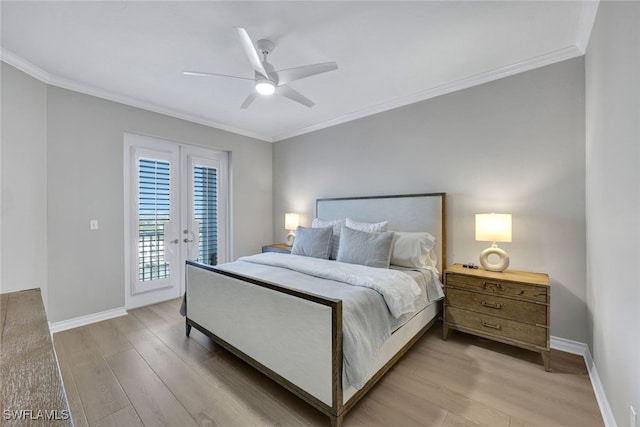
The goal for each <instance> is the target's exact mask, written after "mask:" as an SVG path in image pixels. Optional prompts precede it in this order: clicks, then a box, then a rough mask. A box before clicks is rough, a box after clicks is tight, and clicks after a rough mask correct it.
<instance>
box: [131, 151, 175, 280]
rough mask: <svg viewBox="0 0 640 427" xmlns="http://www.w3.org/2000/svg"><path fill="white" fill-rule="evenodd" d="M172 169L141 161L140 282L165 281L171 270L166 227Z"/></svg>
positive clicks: (139, 212) (164, 163)
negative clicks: (165, 254)
mask: <svg viewBox="0 0 640 427" xmlns="http://www.w3.org/2000/svg"><path fill="white" fill-rule="evenodd" d="M169 173H170V165H169V163H168V162H163V161H158V160H152V159H140V161H139V164H138V174H139V175H138V178H139V184H138V190H139V191H138V194H139V196H138V267H139V277H138V280H140V281H141V282H146V281H150V280H158V279H164V278H167V277H169V276H170V275H171V266H170V265H169V263H167V262H166V261H165V256H164V253H165V252H164V249H165V248H164V226H165V224H166V223H167V222H168V221H169V220H170V219H171V218H170V215H169V212H170V191H169V188H170V175H169Z"/></svg>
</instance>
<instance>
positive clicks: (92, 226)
mask: <svg viewBox="0 0 640 427" xmlns="http://www.w3.org/2000/svg"><path fill="white" fill-rule="evenodd" d="M89 229H90V230H97V229H98V220H97V219H92V220H90V221H89Z"/></svg>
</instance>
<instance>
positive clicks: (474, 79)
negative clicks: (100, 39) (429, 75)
mask: <svg viewBox="0 0 640 427" xmlns="http://www.w3.org/2000/svg"><path fill="white" fill-rule="evenodd" d="M594 3H595V6H593V4H594ZM588 4H589V5H590V7H588V8H585V13H584V14H583V23H584V25H583V26H582V27H583V29H584V31H582V32H581V35H580V37H581V40H580V41H579V43H586V41H588V36H589V34H590V28H591V27H592V26H593V19H595V12H596V11H597V2H588ZM587 9H588V10H587ZM589 23H590V25H589ZM587 29H588V31H587ZM585 38H586V41H585ZM585 47H586V44H585ZM0 54H1V58H0V59H2V60H3V61H5V62H7V63H8V64H9V65H12V66H14V67H16V68H18V69H20V70H22V71H24V72H25V73H27V74H29V75H31V76H32V77H34V78H36V79H38V80H40V81H43V82H44V83H47V84H49V85H52V86H57V87H60V88H63V89H68V90H72V91H75V92H80V93H83V94H86V95H91V96H96V97H98V98H103V99H107V100H110V101H114V102H118V103H121V104H125V105H129V106H132V107H136V108H141V109H144V110H147V111H152V112H155V113H159V114H163V115H166V116H170V117H175V118H178V119H181V120H186V121H189V122H193V123H198V124H201V125H204V126H209V127H213V128H216V129H220V130H224V131H227V132H231V133H234V134H238V135H243V136H247V137H250V138H254V139H258V140H262V141H266V142H278V141H282V140H285V139H289V138H293V137H296V136H300V135H304V134H306V133H310V132H314V131H318V130H321V129H325V128H328V127H331V126H336V125H339V124H343V123H346V122H350V121H353V120H357V119H360V118H364V117H367V116H371V115H374V114H378V113H382V112H385V111H389V110H393V109H395V108H399V107H404V106H406V105H409V104H413V103H416V102H420V101H425V100H427V99H431V98H435V97H437V96H440V95H445V94H448V93H452V92H456V91H459V90H462V89H467V88H470V87H473V86H477V85H480V84H483V83H489V82H492V81H495V80H499V79H502V78H505V77H509V76H512V75H514V74H518V73H522V72H525V71H530V70H533V69H535V68H539V67H544V66H546V65H550V64H553V63H556V62H561V61H565V60H568V59H572V58H576V57H578V56H582V55H584V50H583V49H582V48H581V47H580V46H579V45H578V44H576V45H571V46H568V47H566V48H564V49H560V50H557V51H554V52H549V53H546V54H543V55H539V56H536V57H533V58H529V59H526V60H524V61H521V62H518V63H514V64H510V65H507V66H504V67H499V68H496V69H493V70H489V71H486V72H482V73H478V74H474V75H472V76H468V77H465V78H462V79H459V80H455V81H452V82H449V83H445V84H442V85H440V86H436V87H433V88H429V89H426V90H424V91H420V92H417V93H415V94H412V95H409V96H405V97H402V98H398V99H393V100H391V101H389V102H384V103H381V104H378V105H374V106H371V107H368V108H364V109H361V110H357V111H354V112H351V113H348V114H345V115H343V116H340V117H336V118H334V119H331V120H327V121H324V122H319V123H316V124H314V125H310V126H305V127H302V128H298V129H294V130H292V131H290V132H286V133H283V134H280V135H274V136H269V135H264V134H258V133H255V132H249V131H247V130H244V129H239V128H235V127H232V126H228V125H224V124H222V123H218V122H215V121H212V120H208V119H205V118H202V117H197V116H194V115H190V114H187V113H184V112H180V111H177V110H173V109H170V108H166V107H162V106H159V105H156V104H152V103H149V102H145V101H142V100H139V99H135V98H131V97H127V96H124V95H121V94H116V93H113V92H109V91H106V90H104V89H100V88H97V87H93V86H90V85H85V84H81V83H78V82H74V81H71V80H68V79H62V78H59V77H56V76H54V75H52V74H50V73H48V72H46V71H44V70H42V69H40V68H38V67H36V66H34V65H33V64H31V63H29V62H27V61H25V60H23V59H21V58H20V57H18V56H17V55H14V54H13V53H11V52H8V51H7V50H5V49H2V50H0Z"/></svg>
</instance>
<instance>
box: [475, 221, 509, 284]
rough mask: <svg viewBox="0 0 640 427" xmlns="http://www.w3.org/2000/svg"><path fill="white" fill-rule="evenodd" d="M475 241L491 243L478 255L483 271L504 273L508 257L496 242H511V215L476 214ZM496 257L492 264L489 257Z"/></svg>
mask: <svg viewBox="0 0 640 427" xmlns="http://www.w3.org/2000/svg"><path fill="white" fill-rule="evenodd" d="M476 240H477V241H481V242H492V243H491V247H490V248H487V249H485V250H484V251H482V253H481V254H480V264H481V265H482V267H483V268H484V269H485V270H489V271H504V270H506V268H507V267H508V266H509V256H508V255H507V253H506V252H505V251H504V250H503V249H500V248H499V247H498V245H497V244H496V242H511V214H496V213H489V214H476ZM491 255H497V256H498V258H499V260H498V262H496V263H492V262H491V261H490V260H489V256H491Z"/></svg>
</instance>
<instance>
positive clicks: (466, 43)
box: [0, 0, 597, 141]
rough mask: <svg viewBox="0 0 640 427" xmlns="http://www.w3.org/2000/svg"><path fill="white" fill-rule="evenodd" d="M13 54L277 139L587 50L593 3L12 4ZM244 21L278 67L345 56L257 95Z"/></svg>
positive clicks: (57, 79) (83, 86) (6, 49)
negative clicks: (297, 97)
mask: <svg viewBox="0 0 640 427" xmlns="http://www.w3.org/2000/svg"><path fill="white" fill-rule="evenodd" d="M0 6H1V19H2V34H1V36H2V38H1V46H2V60H3V61H5V62H7V63H9V64H11V65H14V66H16V67H18V68H20V69H22V70H23V71H26V72H28V73H29V74H31V75H33V76H35V77H37V78H39V79H41V80H43V81H45V82H46V83H49V84H52V85H56V86H60V87H64V88H68V89H73V90H77V91H80V92H84V93H88V94H92V95H97V96H101V97H103V98H107V99H111V100H115V101H119V102H123V103H126V104H129V105H134V106H139V107H143V108H146V109H149V110H152V111H157V112H161V113H165V114H169V115H172V116H175V117H180V118H185V119H188V120H192V121H195V122H198V123H203V124H207V125H210V126H214V127H218V128H222V129H226V130H229V131H232V132H236V133H239V134H243V135H248V136H252V137H255V138H259V139H263V140H266V141H277V140H281V139H285V138H288V137H292V136H295V135H300V134H303V133H306V132H310V131H313V130H316V129H320V128H323V127H326V126H331V125H334V124H337V123H342V122H345V121H348V120H353V119H355V118H358V117H363V116H366V115H370V114H374V113H377V112H381V111H385V110H388V109H390V108H396V107H398V106H402V105H406V104H409V103H412V102H417V101H420V100H423V99H427V98H430V97H433V96H437V95H440V94H443V93H447V92H451V91H453V90H458V89H461V88H464V87H469V86H472V85H475V84H479V83H483V82H486V81H491V80H495V79H497V78H501V77H505V76H508V75H511V74H514V73H517V72H521V71H526V70H528V69H532V68H535V67H539V66H543V65H547V64H550V63H553V62H557V61H561V60H565V59H568V58H572V57H576V56H579V55H582V54H583V53H584V49H585V46H586V43H587V40H588V37H589V34H590V31H591V26H592V25H593V19H594V17H595V12H596V9H597V2H593V1H588V2H583V1H551V2H549V1H545V2H542V1H532V2H528V1H486V2H485V1H468V2H462V1H440V2H436V1H410V2H399V1H372V2H369V1H352V2H346V1H311V2H301V1H285V2H275V1H258V2H245V1H231V2H219V1H197V2H185V1H159V2H150V1H126V2H125V1H107V2H84V1H44V2H33V1H4V0H3V1H2V2H1V4H0ZM234 26H240V27H244V28H246V29H247V31H248V32H249V34H250V36H251V37H252V39H253V40H254V41H256V40H258V39H261V38H267V39H270V40H272V41H273V42H275V44H276V48H275V50H274V52H273V53H272V54H271V55H270V56H269V60H270V62H271V63H272V64H273V65H274V66H275V68H276V70H278V69H284V68H290V67H296V66H300V65H307V64H312V63H318V62H326V61H336V62H337V63H338V67H339V69H338V70H337V71H332V72H329V73H325V74H321V75H317V76H313V77H310V78H307V79H304V80H300V81H296V82H293V83H291V84H290V86H291V87H292V88H294V89H296V90H297V91H299V92H301V93H302V94H304V95H306V96H307V97H309V98H311V99H312V100H313V101H314V102H315V103H316V105H315V106H314V107H313V108H307V107H304V106H302V105H299V104H297V103H294V102H292V101H290V100H288V99H285V98H281V97H278V96H271V97H259V98H258V99H256V100H255V101H254V103H253V104H252V105H251V106H250V107H249V109H247V110H241V109H240V104H241V103H242V102H243V101H244V99H245V98H246V96H247V95H248V94H249V92H250V91H251V90H253V88H252V83H251V82H249V81H244V80H236V79H225V78H221V77H194V76H184V75H183V74H182V70H200V71H208V72H214V73H222V74H231V75H238V76H245V77H253V72H252V69H251V67H250V65H249V62H248V60H247V58H246V56H245V54H244V52H243V50H242V47H241V45H240V42H239V41H238V38H237V35H236V32H235V30H234V28H233V27H234Z"/></svg>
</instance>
